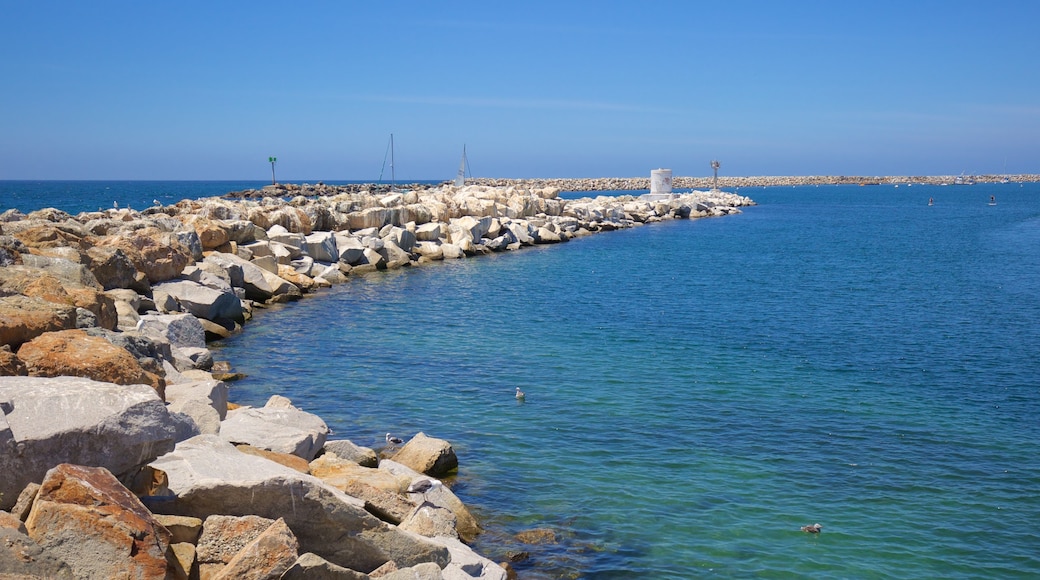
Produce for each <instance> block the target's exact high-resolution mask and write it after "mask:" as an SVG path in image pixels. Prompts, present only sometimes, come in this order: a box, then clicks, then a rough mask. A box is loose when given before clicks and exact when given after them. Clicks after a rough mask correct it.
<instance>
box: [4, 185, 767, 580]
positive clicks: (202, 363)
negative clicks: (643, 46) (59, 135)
mask: <svg viewBox="0 0 1040 580" xmlns="http://www.w3.org/2000/svg"><path fill="white" fill-rule="evenodd" d="M558 193H559V192H558V190H556V189H555V188H540V189H526V188H522V187H515V186H509V187H504V188H492V187H483V186H469V187H465V188H461V189H456V188H454V187H451V186H447V187H441V188H431V189H428V190H423V191H409V192H389V193H387V194H385V195H379V194H375V193H372V192H359V193H342V194H337V195H326V196H316V197H313V198H309V197H303V196H299V197H294V198H292V199H290V200H285V199H282V198H277V197H276V198H264V199H260V200H241V201H231V200H227V199H216V198H211V199H203V200H195V201H191V200H184V201H181V202H178V203H176V204H172V205H169V206H161V205H157V206H155V207H151V208H148V209H146V210H144V211H140V212H139V211H136V210H132V209H128V208H124V209H111V210H107V211H98V212H85V213H81V214H78V215H76V216H72V215H70V214H68V213H65V212H62V211H60V210H56V209H44V210H39V211H35V212H30V213H28V214H23V213H21V212H18V211H16V210H10V211H7V212H4V213H3V214H2V215H0V263H2V264H3V265H4V268H3V270H2V276H0V285H2V289H3V293H2V297H0V342H2V348H0V374H2V375H6V376H4V377H0V400H2V401H4V402H5V404H4V405H3V406H2V409H3V415H2V418H3V423H0V445H2V446H3V447H4V453H3V454H2V455H0V507H2V508H5V509H10V510H12V511H11V512H10V513H9V514H8V515H10V516H13V517H15V518H16V519H17V520H19V521H20V522H23V523H24V531H25V533H24V534H22V536H24V539H23V537H22V536H19V537H18V538H17V539H18V541H19V542H22V543H23V544H24V545H25V546H29V547H30V548H32V549H34V550H41V552H39V553H41V554H44V555H45V556H46V558H42V557H41V558H39V559H38V560H40V561H42V560H47V562H48V564H47V565H48V566H49V567H48V568H46V569H43V568H39V569H34V570H33V571H32V572H33V573H37V574H40V575H49V576H55V577H61V576H67V575H70V574H72V575H76V576H88V577H89V576H99V577H103V576H111V575H115V574H117V573H118V571H125V570H134V571H135V572H134V573H135V574H136V573H138V572H137V571H138V570H146V571H148V572H146V573H142V574H143V575H145V576H149V577H151V576H152V575H162V574H165V573H166V572H167V567H168V566H174V564H173V562H175V561H176V562H177V564H176V566H180V569H181V571H182V572H184V575H185V576H187V577H191V570H192V569H193V567H197V568H201V567H202V565H203V564H205V565H208V566H210V568H209V571H210V572H211V573H213V574H215V575H217V576H218V577H219V575H223V576H226V577H232V576H234V575H235V574H237V573H241V571H242V570H244V569H248V568H249V567H252V566H259V565H261V564H268V565H271V566H280V567H282V568H284V570H283V571H285V572H286V573H288V570H291V569H300V570H302V569H304V568H306V567H307V566H311V567H320V568H323V569H333V568H334V567H338V568H349V569H352V570H356V571H358V572H360V573H362V574H368V573H372V574H373V575H377V574H376V572H377V571H379V572H380V574H378V575H383V573H386V574H388V575H389V574H394V573H396V572H394V570H397V571H400V572H402V573H405V574H412V573H417V571H418V569H420V568H422V570H426V571H427V573H429V569H430V567H431V566H434V567H436V570H437V571H438V572H437V574H440V573H441V572H440V571H442V570H443V571H444V574H445V576H449V577H450V574H449V572H452V571H454V570H456V569H457V570H465V571H467V573H468V574H469V575H470V576H476V577H486V578H501V577H505V575H506V573H507V572H506V567H504V566H499V565H497V564H495V563H494V562H492V561H490V560H487V559H486V558H482V557H481V556H479V555H477V554H475V553H473V552H472V551H471V550H468V549H467V548H466V546H465V544H463V543H462V542H463V541H468V540H471V539H472V538H473V536H474V534H476V533H479V523H477V522H475V521H474V520H473V519H472V516H469V515H468V512H467V511H466V510H465V506H461V502H458V499H457V498H455V497H454V496H453V495H451V494H450V493H448V491H447V490H444V489H443V487H440V486H424V485H423V484H422V482H423V481H424V480H425V479H426V478H429V477H441V476H443V475H445V474H449V475H450V473H451V470H452V468H453V466H452V465H451V461H450V460H449V461H447V462H445V461H442V459H443V458H445V457H451V456H452V455H453V454H452V453H451V451H450V445H447V447H446V442H443V441H438V440H435V438H427V437H419V436H416V437H415V438H413V440H412V441H409V442H408V443H407V444H406V445H404V447H403V448H402V449H401V450H400V453H395V454H394V455H393V458H394V459H393V460H389V459H386V458H383V459H380V458H379V457H377V456H376V453H375V451H374V450H371V449H364V448H361V449H359V448H358V446H356V445H353V444H352V443H351V442H349V441H340V442H336V443H337V445H330V443H331V442H329V441H328V436H329V435H330V433H329V431H328V428H327V427H326V426H325V423H324V421H322V420H321V418H320V417H319V416H317V415H314V414H312V413H307V412H304V411H302V410H301V409H298V408H296V407H295V406H293V404H292V402H291V401H288V400H285V399H284V398H281V397H274V398H272V399H271V400H270V401H269V402H268V403H267V404H266V405H265V406H263V407H259V408H235V406H234V405H233V404H230V403H229V402H228V400H227V395H228V393H227V387H226V385H225V384H224V383H223V382H222V381H221V380H219V379H221V378H226V377H228V375H227V373H226V371H227V369H226V368H222V366H221V365H220V364H218V363H217V362H215V361H214V360H213V358H212V353H211V352H209V351H208V349H207V348H206V347H205V343H206V342H205V341H206V340H207V339H212V338H217V337H226V336H229V335H230V333H233V332H235V331H236V330H238V329H240V328H241V327H242V324H243V323H245V322H246V320H248V319H249V318H250V317H251V313H252V311H253V309H254V308H262V307H263V306H264V305H265V304H270V303H278V302H287V301H292V300H297V299H300V298H302V297H303V296H305V295H308V294H311V293H313V292H315V291H316V290H318V289H320V288H323V287H328V286H331V285H333V284H337V283H339V282H342V281H344V280H345V279H346V278H347V277H348V276H351V275H357V274H359V273H366V272H374V271H378V270H386V269H393V268H401V267H407V266H413V265H422V264H426V263H430V262H434V261H439V260H446V259H459V258H464V257H469V256H477V255H481V254H486V253H490V252H503V251H511V250H518V249H520V248H523V247H525V246H530V245H536V244H553V243H561V242H566V241H567V240H570V239H573V238H575V237H578V236H584V235H590V234H593V233H596V232H604V231H611V230H616V229H622V228H632V227H637V226H640V225H643V224H651V223H655V222H658V221H663V220H672V219H689V218H698V217H711V216H724V215H729V214H732V213H736V212H739V209H738V208H739V207H741V206H745V205H750V204H752V203H753V201H752V200H750V199H748V198H746V197H742V196H738V195H734V194H727V193H722V192H695V193H691V194H685V195H681V196H675V197H674V198H672V199H669V200H664V201H644V200H641V199H639V198H637V197H634V196H621V197H609V198H608V197H598V198H584V199H579V200H562V199H559V197H558ZM97 401H103V405H97ZM99 406H100V407H101V408H97V407H99ZM55 408H61V409H66V410H67V412H66V413H63V414H61V415H60V416H53V409H55ZM88 409H89V410H90V411H89V412H87V410H88ZM73 440H74V441H78V442H79V443H77V444H76V445H71V444H70V443H69V441H73ZM431 440H432V441H431ZM387 442H388V444H389V443H390V439H389V437H388V441H387ZM389 447H393V445H389ZM409 447H412V449H411V452H410V453H406V451H409ZM9 450H17V452H16V453H15V452H10V451H9ZM391 451H396V449H391ZM402 453H403V454H405V456H404V457H402V456H401V454H402ZM257 456H259V457H257ZM408 457H411V458H410V459H406V458H408ZM445 464H447V467H445ZM64 485H68V486H72V487H76V488H77V489H81V490H83V492H82V493H81V494H79V495H78V497H77V498H76V499H77V501H79V502H81V503H76V502H69V501H67V500H69V499H70V498H69V497H65V496H61V494H54V493H52V492H53V490H55V489H58V488H61V487H62V486H64ZM415 490H421V491H415ZM131 491H132V492H133V494H132V495H133V496H135V497H140V498H141V499H140V500H137V499H133V498H132V497H131V494H130V493H129V492H131ZM257 498H259V499H257ZM98 503H103V504H105V505H111V506H116V505H117V504H118V507H112V508H111V509H110V510H108V511H106V512H105V513H102V514H97V513H91V514H87V515H83V514H81V513H80V512H79V511H77V508H76V505H91V504H98ZM439 510H440V511H439ZM431 513H432V514H434V515H431ZM289 514H291V516H290V515H289ZM5 517H6V516H5ZM106 518H107V519H106ZM127 518H132V519H134V522H135V524H134V525H135V526H136V527H135V528H134V530H132V532H131V533H130V535H131V536H132V537H133V538H134V541H136V542H138V543H140V544H141V545H140V546H138V547H137V548H136V553H137V554H138V557H136V558H131V559H129V560H127V559H125V557H124V558H122V559H121V557H120V556H119V553H118V551H117V550H115V549H114V548H111V547H110V546H109V547H106V544H105V543H104V542H105V541H106V540H108V539H111V540H112V541H113V543H114V544H119V542H121V541H122V540H120V539H119V537H118V535H113V537H112V538H108V537H106V538H102V539H101V540H100V542H89V543H88V542H83V543H82V545H83V546H84V547H83V550H84V551H87V552H89V553H90V554H95V555H96V554H99V553H108V556H106V557H104V558H97V557H87V556H86V555H85V552H77V551H76V550H71V551H69V550H64V551H63V548H62V546H61V545H60V544H62V543H61V542H60V541H59V540H60V538H64V537H68V536H69V535H74V536H75V535H82V536H84V538H87V537H88V536H89V534H87V533H86V530H89V529H92V528H93V527H97V526H99V525H105V526H107V525H108V524H107V523H106V522H109V523H111V522H113V521H122V520H125V519H127ZM177 518H183V519H177ZM228 518H230V519H228ZM243 518H246V519H245V520H243ZM249 518H254V519H249ZM59 520H60V521H62V522H64V523H65V525H63V526H57V525H55V524H54V522H56V521H59ZM12 525H13V527H14V528H16V529H19V530H20V529H21V526H22V524H12ZM116 527H118V526H116ZM244 527H248V528H249V529H250V530H251V534H249V536H248V537H249V538H250V539H249V540H248V541H246V542H244V545H239V546H237V548H236V549H234V550H226V551H224V552H222V553H214V551H215V550H213V545H212V544H220V542H221V538H227V537H233V536H235V535H239V534H236V530H241V529H243V528H244ZM175 530H176V531H177V533H179V534H181V535H179V536H176V538H178V539H179V540H180V541H176V540H175V534H174V531H175ZM221 530H223V531H221ZM330 537H332V538H338V540H337V541H335V542H329V541H328V538H330ZM135 545H136V544H135ZM272 546H274V547H276V548H277V549H273V548H271V547H272ZM65 547H66V548H67V547H68V546H67V545H66V546H65ZM258 551H259V552H261V553H262V555H264V556H265V557H266V556H275V555H277V556H278V557H277V558H274V557H271V558H262V559H263V560H265V561H264V562H259V561H257V558H256V557H255V555H256V553H257V552H258ZM217 552H219V551H217ZM167 560H169V562H167ZM408 568H412V569H415V570H408V571H406V570H405V569H408ZM70 570H71V572H70ZM472 571H479V575H475V574H472V573H471V572H472ZM299 573H301V574H302V573H303V572H299ZM388 577H390V576H388ZM431 577H437V576H436V575H434V576H431Z"/></svg>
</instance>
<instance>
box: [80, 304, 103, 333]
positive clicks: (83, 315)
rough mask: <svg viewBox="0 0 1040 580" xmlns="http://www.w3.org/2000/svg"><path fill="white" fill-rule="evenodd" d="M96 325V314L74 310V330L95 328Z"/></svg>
mask: <svg viewBox="0 0 1040 580" xmlns="http://www.w3.org/2000/svg"><path fill="white" fill-rule="evenodd" d="M97 325H98V318H97V314H94V313H93V312H91V311H89V310H87V309H86V308H77V309H76V328H83V329H86V328H97Z"/></svg>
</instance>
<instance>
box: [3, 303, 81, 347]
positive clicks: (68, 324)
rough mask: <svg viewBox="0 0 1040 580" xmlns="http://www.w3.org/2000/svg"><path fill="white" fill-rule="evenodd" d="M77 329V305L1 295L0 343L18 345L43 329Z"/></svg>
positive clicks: (11, 345)
mask: <svg viewBox="0 0 1040 580" xmlns="http://www.w3.org/2000/svg"><path fill="white" fill-rule="evenodd" d="M72 328H76V307H75V306H70V305H67V304H56V303H54V302H47V301H46V300H43V299H41V298H30V297H28V296H19V295H16V296H0V345H8V346H10V347H12V348H18V347H19V346H21V345H22V343H24V342H27V341H30V340H32V339H34V338H36V337H37V336H40V335H41V334H43V333H45V332H53V331H56V330H66V329H72Z"/></svg>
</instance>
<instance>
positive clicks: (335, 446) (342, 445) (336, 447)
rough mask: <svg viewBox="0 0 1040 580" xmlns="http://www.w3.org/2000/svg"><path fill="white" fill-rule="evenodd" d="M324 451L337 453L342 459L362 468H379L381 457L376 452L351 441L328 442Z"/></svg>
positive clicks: (335, 440) (337, 440)
mask: <svg viewBox="0 0 1040 580" xmlns="http://www.w3.org/2000/svg"><path fill="white" fill-rule="evenodd" d="M322 450H323V451H324V452H325V453H335V454H336V456H337V457H339V458H340V459H346V460H347V461H353V462H354V463H357V464H358V465H361V466H362V467H377V466H378V465H379V457H378V456H377V455H376V452H375V451H374V450H372V449H371V448H369V447H362V446H360V445H357V444H356V443H354V442H353V441H350V440H349V439H334V440H331V441H326V442H325V446H324V447H323V448H322Z"/></svg>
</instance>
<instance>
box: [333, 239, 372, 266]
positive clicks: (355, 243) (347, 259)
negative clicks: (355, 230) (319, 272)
mask: <svg viewBox="0 0 1040 580" xmlns="http://www.w3.org/2000/svg"><path fill="white" fill-rule="evenodd" d="M336 249H337V250H339V258H338V259H339V261H340V262H343V263H346V264H350V265H351V266H355V265H357V264H360V263H361V260H362V258H363V257H364V255H365V245H364V244H362V243H361V240H359V239H357V238H355V237H354V236H347V235H343V234H337V235H336Z"/></svg>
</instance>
